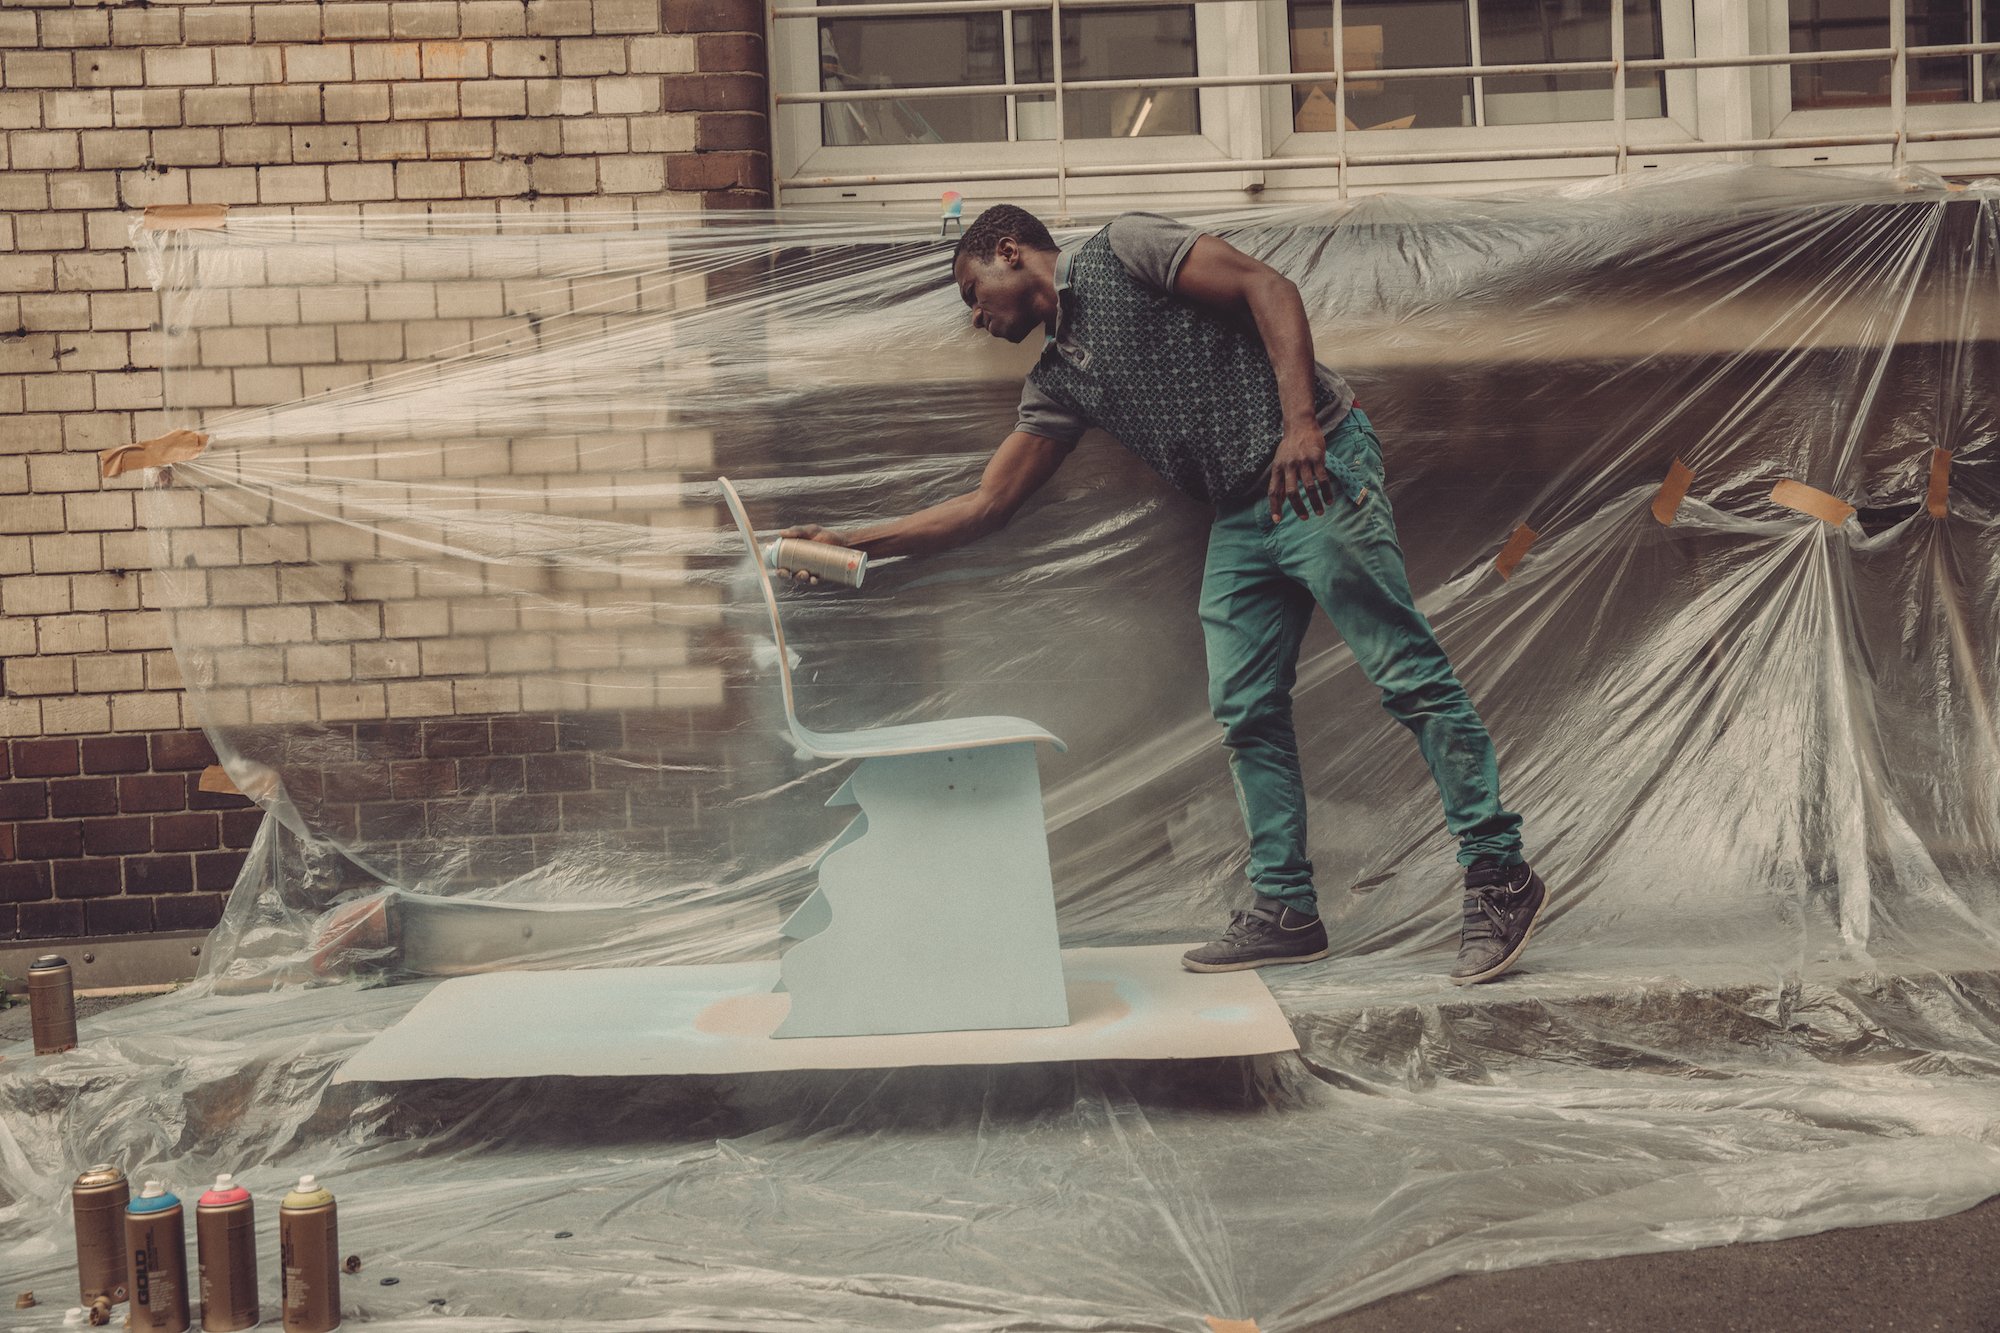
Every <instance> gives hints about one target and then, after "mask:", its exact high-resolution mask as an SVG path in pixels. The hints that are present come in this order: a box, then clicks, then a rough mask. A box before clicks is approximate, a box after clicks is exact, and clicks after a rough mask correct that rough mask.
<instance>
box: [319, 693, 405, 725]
mask: <svg viewBox="0 0 2000 1333" xmlns="http://www.w3.org/2000/svg"><path fill="white" fill-rule="evenodd" d="M319 712H320V716H321V717H322V718H324V719H325V720H326V721H328V722H351V721H364V720H368V719H373V718H384V717H387V716H388V715H389V705H388V696H387V695H386V694H385V693H384V691H383V689H382V687H381V686H380V685H322V686H320V689H319Z"/></svg>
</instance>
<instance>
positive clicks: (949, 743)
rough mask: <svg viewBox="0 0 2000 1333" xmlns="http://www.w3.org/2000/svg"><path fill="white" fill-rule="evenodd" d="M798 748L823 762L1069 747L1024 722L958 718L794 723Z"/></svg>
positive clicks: (999, 718)
mask: <svg viewBox="0 0 2000 1333" xmlns="http://www.w3.org/2000/svg"><path fill="white" fill-rule="evenodd" d="M792 735H793V737H794V738H796V739H797V740H798V743H799V744H800V745H801V746H803V747H804V748H805V749H806V750H808V751H809V752H811V753H812V754H813V755H814V756H816V757H818V758H820V759H874V758H883V757H887V756H890V755H899V754H934V753H936V752H938V751H940V750H977V749H981V748H984V747H986V746H989V745H1019V744H1023V743H1025V742H1033V741H1046V742H1047V743H1048V744H1050V745H1053V746H1055V748H1056V749H1057V750H1058V751H1062V750H1067V749H1068V748H1069V747H1067V746H1066V745H1064V744H1063V743H1062V742H1061V741H1060V740H1058V739H1056V737H1055V736H1054V735H1053V734H1051V733H1050V732H1048V731H1046V730H1044V729H1043V728H1041V727H1038V726H1036V725H1035V724H1034V723H1032V722H1030V721H1028V720H1026V719H1025V718H1018V717H957V718H945V719H943V720H940V721H937V722H907V723H904V724H902V725H900V726H891V727H869V728H867V729H865V730H862V731H814V730H813V729H812V728H811V727H807V726H802V725H801V724H800V723H798V722H796V721H794V722H792Z"/></svg>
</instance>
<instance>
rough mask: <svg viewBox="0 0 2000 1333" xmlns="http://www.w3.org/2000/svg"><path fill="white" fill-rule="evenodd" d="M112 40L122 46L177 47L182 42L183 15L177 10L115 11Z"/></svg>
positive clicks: (112, 19)
mask: <svg viewBox="0 0 2000 1333" xmlns="http://www.w3.org/2000/svg"><path fill="white" fill-rule="evenodd" d="M111 40H112V42H113V43H115V44H116V45H118V46H175V45H178V44H179V43H180V40H181V15H180V10H179V9H178V8H173V9H166V8H161V9H125V8H119V9H114V10H112V11H111Z"/></svg>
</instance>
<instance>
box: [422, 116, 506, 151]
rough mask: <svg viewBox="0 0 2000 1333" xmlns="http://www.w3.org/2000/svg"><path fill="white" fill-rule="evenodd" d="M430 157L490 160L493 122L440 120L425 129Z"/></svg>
mask: <svg viewBox="0 0 2000 1333" xmlns="http://www.w3.org/2000/svg"><path fill="white" fill-rule="evenodd" d="M426 128H427V129H428V130H429V137H430V155H431V157H432V158H433V159H439V158H490V157H492V156H493V122H492V121H489V120H441V121H435V122H433V123H432V124H430V125H429V126H427V127H426Z"/></svg>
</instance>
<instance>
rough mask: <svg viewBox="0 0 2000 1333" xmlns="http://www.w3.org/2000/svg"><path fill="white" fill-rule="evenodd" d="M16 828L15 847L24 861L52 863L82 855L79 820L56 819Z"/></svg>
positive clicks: (81, 826) (81, 825) (80, 823)
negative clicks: (66, 857)
mask: <svg viewBox="0 0 2000 1333" xmlns="http://www.w3.org/2000/svg"><path fill="white" fill-rule="evenodd" d="M17 827H18V832H17V834H16V844H15V845H16V847H17V848H18V855H19V856H20V857H21V859H22V860H24V861H54V860H57V859H58V858H61V857H65V856H82V855H83V821H82V820H80V819H58V820H54V821H52V822H46V823H39V824H21V825H19V826H17Z"/></svg>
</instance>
